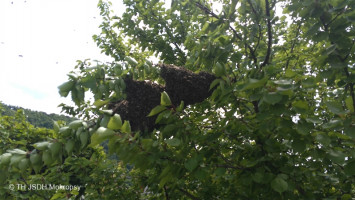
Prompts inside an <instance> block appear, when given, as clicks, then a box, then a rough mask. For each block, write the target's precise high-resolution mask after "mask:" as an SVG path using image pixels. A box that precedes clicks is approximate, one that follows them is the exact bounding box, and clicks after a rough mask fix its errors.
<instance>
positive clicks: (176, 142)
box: [165, 138, 181, 147]
mask: <svg viewBox="0 0 355 200" xmlns="http://www.w3.org/2000/svg"><path fill="white" fill-rule="evenodd" d="M165 143H167V144H168V145H170V146H174V147H176V146H179V145H180V143H181V141H180V140H179V139H178V138H171V139H167V140H165Z"/></svg>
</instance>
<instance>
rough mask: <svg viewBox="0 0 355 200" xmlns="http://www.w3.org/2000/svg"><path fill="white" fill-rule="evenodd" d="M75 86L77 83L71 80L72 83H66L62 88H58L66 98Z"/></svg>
mask: <svg viewBox="0 0 355 200" xmlns="http://www.w3.org/2000/svg"><path fill="white" fill-rule="evenodd" d="M74 85H75V82H74V81H72V80H70V81H68V82H65V83H63V84H61V85H60V86H58V89H59V93H60V95H61V96H64V97H66V96H67V95H68V92H69V91H70V90H72V88H73V87H74Z"/></svg>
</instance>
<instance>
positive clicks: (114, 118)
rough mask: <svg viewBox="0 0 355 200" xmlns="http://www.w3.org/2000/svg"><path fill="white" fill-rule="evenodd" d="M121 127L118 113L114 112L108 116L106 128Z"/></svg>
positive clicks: (114, 128) (116, 128) (117, 128)
mask: <svg viewBox="0 0 355 200" xmlns="http://www.w3.org/2000/svg"><path fill="white" fill-rule="evenodd" d="M121 127H122V120H121V116H120V115H119V114H115V115H114V116H112V117H111V118H110V121H109V122H108V124H107V128H109V129H112V130H119V129H120V128H121Z"/></svg>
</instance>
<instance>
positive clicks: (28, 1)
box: [0, 0, 124, 113]
mask: <svg viewBox="0 0 355 200" xmlns="http://www.w3.org/2000/svg"><path fill="white" fill-rule="evenodd" d="M112 2H113V7H112V9H113V10H114V12H115V13H116V14H119V13H122V12H123V10H124V7H123V4H122V1H119V0H115V1H112ZM97 3H98V0H0V27H1V28H0V30H1V31H0V101H1V102H2V103H5V104H9V105H14V106H20V107H24V108H29V109H32V110H37V111H44V112H47V113H60V111H61V109H60V108H59V107H58V105H59V104H60V103H62V102H64V103H69V102H70V99H69V98H62V97H60V96H59V93H58V88H57V87H58V86H59V85H60V84H62V83H63V82H65V81H67V74H68V73H69V72H70V71H71V70H73V69H74V66H75V65H76V61H77V60H84V59H87V58H90V59H92V60H100V61H103V62H104V61H108V60H110V58H108V57H106V56H105V55H103V54H101V53H100V49H99V48H98V47H96V44H95V42H94V41H93V39H92V35H94V34H99V33H100V29H99V25H100V23H101V17H100V15H99V14H100V11H99V9H98V8H97Z"/></svg>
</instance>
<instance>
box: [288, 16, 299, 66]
mask: <svg viewBox="0 0 355 200" xmlns="http://www.w3.org/2000/svg"><path fill="white" fill-rule="evenodd" d="M300 29H301V21H299V24H298V27H297V32H296V36H295V40H294V41H293V43H292V45H291V51H290V54H292V53H293V50H294V48H295V46H296V41H297V38H298V36H299V34H300ZM286 53H287V52H286ZM290 60H291V58H290V57H288V58H287V61H286V66H285V69H287V68H288V65H289V64H290Z"/></svg>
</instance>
